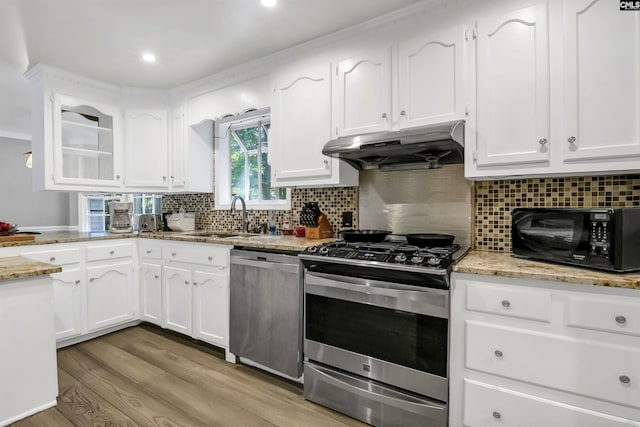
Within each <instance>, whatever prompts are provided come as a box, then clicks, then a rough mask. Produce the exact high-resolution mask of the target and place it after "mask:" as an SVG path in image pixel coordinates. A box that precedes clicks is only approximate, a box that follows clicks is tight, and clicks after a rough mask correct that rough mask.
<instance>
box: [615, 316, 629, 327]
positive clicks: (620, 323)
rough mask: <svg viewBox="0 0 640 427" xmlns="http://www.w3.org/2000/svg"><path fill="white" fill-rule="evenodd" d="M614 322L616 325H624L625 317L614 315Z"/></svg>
mask: <svg viewBox="0 0 640 427" xmlns="http://www.w3.org/2000/svg"><path fill="white" fill-rule="evenodd" d="M616 323H617V324H618V325H626V323H627V318H626V317H624V316H616Z"/></svg>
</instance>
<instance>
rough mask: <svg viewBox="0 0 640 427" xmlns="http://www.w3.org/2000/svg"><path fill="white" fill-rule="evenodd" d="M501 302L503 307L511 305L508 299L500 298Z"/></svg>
mask: <svg viewBox="0 0 640 427" xmlns="http://www.w3.org/2000/svg"><path fill="white" fill-rule="evenodd" d="M501 304H502V306H503V307H504V308H509V307H511V303H510V302H509V301H507V300H506V299H503V300H502V302H501Z"/></svg>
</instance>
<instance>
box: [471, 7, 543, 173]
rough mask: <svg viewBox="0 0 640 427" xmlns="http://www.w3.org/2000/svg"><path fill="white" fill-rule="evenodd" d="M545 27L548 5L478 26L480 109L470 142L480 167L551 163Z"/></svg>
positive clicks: (477, 51)
mask: <svg viewBox="0 0 640 427" xmlns="http://www.w3.org/2000/svg"><path fill="white" fill-rule="evenodd" d="M547 22H548V13H547V8H546V5H545V4H539V5H535V6H532V7H528V8H525V9H520V10H518V11H515V12H511V13H506V14H504V15H500V16H494V17H488V18H484V19H480V20H478V22H477V27H476V36H477V39H476V55H475V58H476V74H475V82H474V83H475V85H474V86H475V87H474V89H475V90H474V92H475V96H476V100H475V103H476V108H475V117H470V120H469V126H468V128H467V140H466V146H467V149H468V150H474V151H475V156H474V159H473V160H474V161H475V162H476V166H477V167H483V166H493V165H505V164H518V163H532V162H548V160H549V140H550V136H549V135H550V124H549V37H548V36H549V31H548V26H547Z"/></svg>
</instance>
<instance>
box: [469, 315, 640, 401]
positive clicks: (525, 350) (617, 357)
mask: <svg viewBox="0 0 640 427" xmlns="http://www.w3.org/2000/svg"><path fill="white" fill-rule="evenodd" d="M465 327H466V351H465V365H466V367H467V368H470V369H475V370H478V371H483V372H488V373H491V374H495V375H500V376H503V377H507V378H513V379H516V380H520V381H525V382H528V383H532V384H539V385H541V386H544V387H551V388H555V389H558V390H563V391H568V392H571V393H575V394H580V395H584V396H589V397H594V398H597V399H601V400H606V401H610V402H614V403H619V404H623V405H627V406H631V407H635V408H640V399H638V396H639V393H640V341H639V340H637V339H634V338H630V341H629V346H628V347H625V346H617V345H616V346H613V345H607V344H601V343H598V342H594V341H583V340H576V339H570V338H565V337H562V336H558V335H550V334H541V333H533V332H529V331H526V330H524V329H516V328H504V327H497V326H493V325H489V324H486V323H480V322H473V321H467V322H465Z"/></svg>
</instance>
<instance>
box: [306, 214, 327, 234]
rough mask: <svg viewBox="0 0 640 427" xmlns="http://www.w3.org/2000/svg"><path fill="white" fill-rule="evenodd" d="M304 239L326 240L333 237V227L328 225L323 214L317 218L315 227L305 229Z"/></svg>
mask: <svg viewBox="0 0 640 427" xmlns="http://www.w3.org/2000/svg"><path fill="white" fill-rule="evenodd" d="M304 233H305V237H306V238H307V239H327V238H330V237H333V227H331V224H330V223H329V220H328V219H327V216H326V215H325V214H320V216H319V217H318V226H317V227H305V231H304Z"/></svg>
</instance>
